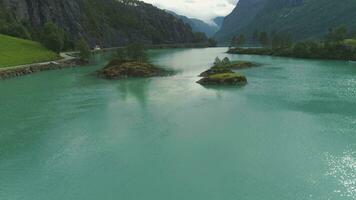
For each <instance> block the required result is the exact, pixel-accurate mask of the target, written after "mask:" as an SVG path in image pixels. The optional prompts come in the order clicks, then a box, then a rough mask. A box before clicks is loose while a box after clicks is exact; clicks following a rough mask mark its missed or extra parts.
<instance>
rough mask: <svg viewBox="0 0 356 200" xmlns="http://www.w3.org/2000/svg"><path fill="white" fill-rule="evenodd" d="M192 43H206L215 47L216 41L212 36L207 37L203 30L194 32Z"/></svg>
mask: <svg viewBox="0 0 356 200" xmlns="http://www.w3.org/2000/svg"><path fill="white" fill-rule="evenodd" d="M193 43H198V44H199V43H200V44H202V43H206V44H207V45H208V46H209V47H216V46H217V42H216V40H214V39H213V38H208V37H207V36H206V34H205V33H203V32H195V33H194V40H193Z"/></svg>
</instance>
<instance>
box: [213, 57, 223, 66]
mask: <svg viewBox="0 0 356 200" xmlns="http://www.w3.org/2000/svg"><path fill="white" fill-rule="evenodd" d="M221 64H222V62H221V60H220V58H219V57H216V58H215V61H214V66H220V65H221Z"/></svg>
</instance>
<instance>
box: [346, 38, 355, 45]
mask: <svg viewBox="0 0 356 200" xmlns="http://www.w3.org/2000/svg"><path fill="white" fill-rule="evenodd" d="M344 43H345V44H346V45H350V46H354V47H356V39H346V40H345V41H344Z"/></svg>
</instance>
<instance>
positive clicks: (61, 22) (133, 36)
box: [0, 0, 194, 47]
mask: <svg viewBox="0 0 356 200" xmlns="http://www.w3.org/2000/svg"><path fill="white" fill-rule="evenodd" d="M48 22H53V24H55V25H58V27H59V28H60V29H63V32H64V37H65V38H66V40H67V41H68V43H70V44H71V45H73V44H74V41H76V40H78V38H81V37H83V38H85V39H86V40H87V41H88V42H89V43H90V45H91V46H93V45H95V44H99V45H101V46H105V47H111V46H120V45H124V44H127V43H129V42H139V43H148V44H162V43H164V44H171V43H190V42H192V41H193V38H194V35H193V33H192V30H191V28H190V27H189V26H187V25H185V24H184V22H182V21H181V20H178V19H177V18H175V17H174V16H172V15H170V14H168V13H166V12H165V11H163V10H160V9H158V8H156V7H154V6H152V5H150V4H146V3H143V2H140V1H136V0H119V1H117V0H61V1H57V0H0V33H3V34H8V35H12V36H16V37H22V38H27V39H34V40H41V39H42V38H43V31H44V30H43V27H44V25H45V24H46V23H48Z"/></svg>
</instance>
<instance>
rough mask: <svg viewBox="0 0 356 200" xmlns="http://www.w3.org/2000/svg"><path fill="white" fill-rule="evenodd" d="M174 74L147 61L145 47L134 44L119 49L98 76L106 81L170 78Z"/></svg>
mask: <svg viewBox="0 0 356 200" xmlns="http://www.w3.org/2000/svg"><path fill="white" fill-rule="evenodd" d="M172 73H173V72H172V71H169V70H166V69H162V68H159V67H156V66H154V65H152V64H150V63H149V62H148V61H147V55H146V53H145V49H144V48H143V46H141V45H137V44H133V45H129V46H128V47H126V48H122V49H119V50H118V51H117V52H116V54H114V56H113V59H112V60H111V61H110V62H109V64H107V65H106V66H105V67H104V68H103V69H101V70H99V71H98V76H99V77H100V78H104V79H111V80H115V79H125V78H147V77H155V76H168V75H171V74H172Z"/></svg>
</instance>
